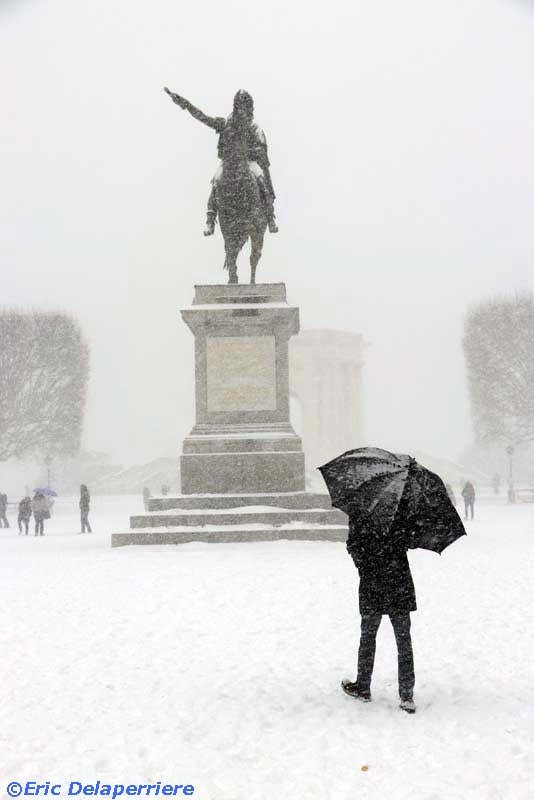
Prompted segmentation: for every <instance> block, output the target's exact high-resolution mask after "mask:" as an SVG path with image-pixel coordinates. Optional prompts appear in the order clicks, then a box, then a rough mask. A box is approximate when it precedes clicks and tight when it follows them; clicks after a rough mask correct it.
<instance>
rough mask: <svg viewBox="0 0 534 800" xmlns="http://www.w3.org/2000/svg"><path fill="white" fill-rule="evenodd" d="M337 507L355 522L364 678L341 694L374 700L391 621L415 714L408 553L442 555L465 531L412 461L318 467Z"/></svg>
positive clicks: (361, 456)
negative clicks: (382, 637) (377, 662)
mask: <svg viewBox="0 0 534 800" xmlns="http://www.w3.org/2000/svg"><path fill="white" fill-rule="evenodd" d="M319 469H320V471H321V473H322V475H323V478H324V480H325V482H326V485H327V487H328V491H329V492H330V496H331V498H332V505H334V506H336V507H337V508H340V509H341V510H342V511H344V512H345V513H346V514H348V516H349V536H348V539H347V550H348V552H349V554H350V556H351V557H352V559H353V561H354V564H355V566H356V568H357V570H358V573H359V576H360V587H359V606H360V615H361V636H360V645H359V650H358V674H357V677H356V680H355V681H349V680H344V681H342V684H341V686H342V688H343V691H344V692H345V693H346V694H348V695H350V696H351V697H355V698H357V699H358V700H362V701H364V702H369V701H370V700H371V679H372V674H373V667H374V659H375V650H376V634H377V632H378V628H379V626H380V623H381V621H382V616H383V615H384V614H386V615H388V616H389V618H390V620H391V624H392V626H393V631H394V634H395V639H396V642H397V651H398V680H399V696H400V708H401V709H402V710H403V711H406V712H407V713H410V714H413V713H415V710H416V706H415V702H414V699H413V689H414V685H415V673H414V660H413V650H412V641H411V634H410V627H411V620H410V613H411V612H412V611H415V610H416V609H417V604H416V597H415V587H414V584H413V579H412V575H411V572H410V565H409V563H408V557H407V550H408V549H410V548H417V547H423V548H425V549H427V550H433V551H435V552H438V553H441V552H442V551H443V550H444V549H445V548H446V547H447V546H448V545H449V544H451V543H452V542H454V541H455V540H456V539H457V538H458V537H459V536H463V535H465V530H464V527H463V525H462V522H461V520H460V517H459V516H458V514H457V512H456V509H455V508H454V506H453V505H452V503H451V502H450V499H449V497H448V495H447V490H446V488H445V486H444V484H443V482H442V480H441V479H440V478H439V477H438V476H437V475H435V474H434V473H432V472H430V471H429V470H427V469H425V468H424V467H421V466H420V465H419V464H418V463H417V462H416V461H415V459H413V458H411V457H410V456H407V455H396V454H394V453H389V452H388V451H386V450H381V449H379V448H370V447H362V448H359V449H357V450H349V451H348V452H347V453H344V454H343V455H342V456H339V457H338V458H335V459H334V460H333V461H330V462H328V464H325V465H324V466H322V467H320V468H319Z"/></svg>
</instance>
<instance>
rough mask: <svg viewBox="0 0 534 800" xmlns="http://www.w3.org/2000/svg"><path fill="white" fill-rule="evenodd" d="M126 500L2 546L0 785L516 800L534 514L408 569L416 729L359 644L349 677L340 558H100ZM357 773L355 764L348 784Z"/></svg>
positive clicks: (417, 557) (302, 545)
mask: <svg viewBox="0 0 534 800" xmlns="http://www.w3.org/2000/svg"><path fill="white" fill-rule="evenodd" d="M140 511H142V508H141V504H140V500H139V498H130V499H128V498H94V500H93V508H92V514H91V519H92V523H93V526H94V529H95V533H94V534H92V535H85V536H79V535H75V533H76V531H77V530H79V523H78V516H77V509H76V507H75V505H74V503H70V504H69V503H66V502H64V501H63V502H62V501H61V500H58V503H57V513H56V514H55V516H54V518H53V519H52V520H50V521H49V522H48V528H47V531H46V536H45V537H44V538H34V537H33V536H28V537H25V536H18V535H17V534H16V531H15V530H14V529H11V530H5V531H3V530H2V531H0V598H1V601H0V654H1V655H0V658H1V661H0V664H1V672H2V676H3V677H2V681H1V688H0V691H1V696H2V705H1V715H0V781H1V783H0V788H1V790H2V796H3V792H4V790H5V785H7V782H8V781H9V780H19V781H22V782H23V781H24V780H26V779H32V780H39V781H44V780H46V779H50V780H55V781H58V782H61V781H64V782H68V781H70V780H81V781H83V780H86V781H93V782H94V781H95V780H97V779H100V780H102V781H107V782H115V781H117V782H119V783H134V782H138V783H147V782H155V781H156V780H164V781H168V782H171V783H184V784H186V783H190V784H193V785H194V786H195V794H194V797H198V798H202V800H268V799H269V798H295V800H319V799H322V798H326V799H327V800H366V799H369V800H370V799H371V798H372V799H373V800H374V799H375V798H376V800H403V799H404V798H411V799H413V800H469V799H470V798H473V799H475V798H476V800H486V799H487V800H530V798H532V797H534V760H533V757H532V743H533V741H534V688H533V683H534V680H533V678H534V668H533V665H532V659H533V656H534V644H533V634H534V626H533V622H532V611H533V608H534V589H533V585H534V506H532V505H530V506H528V505H523V506H517V507H513V508H510V507H507V506H505V505H504V504H501V505H497V504H491V503H489V502H486V503H480V504H479V505H478V507H477V509H476V511H477V519H475V521H474V522H473V523H468V533H469V536H468V537H467V538H464V539H462V540H461V541H459V542H457V543H456V544H454V545H453V546H452V547H450V548H449V549H448V550H447V551H446V552H445V553H444V554H443V556H441V557H438V556H436V555H433V554H431V553H425V552H420V551H417V552H414V553H411V554H410V561H411V564H412V569H413V573H414V580H415V584H416V589H417V597H418V604H419V611H417V612H416V613H414V614H413V615H412V631H413V641H414V649H415V658H416V679H417V683H416V701H417V703H418V712H417V714H416V715H415V716H413V717H411V716H408V715H406V714H404V713H403V712H402V711H399V710H398V708H397V702H398V701H397V688H396V652H395V645H394V639H393V635H392V630H391V626H390V624H389V621H388V620H387V618H385V619H384V621H383V623H382V628H381V630H380V632H379V637H378V647H377V659H376V668H375V678H374V683H373V698H374V699H373V702H372V703H370V704H367V705H363V704H360V703H358V701H355V700H352V699H351V698H349V697H346V696H345V695H344V694H343V693H342V692H341V690H340V687H339V683H340V680H341V678H343V677H345V676H349V677H353V676H354V675H355V663H356V647H357V634H358V621H359V618H358V610H357V576H356V572H355V570H354V567H353V566H352V563H351V561H350V560H349V558H348V556H347V555H346V553H345V550H344V545H343V544H338V543H327V542H324V543H323V542H317V543H308V542H286V541H281V542H272V543H257V544H255V543H251V544H223V545H208V544H201V543H199V544H187V545H183V546H179V547H161V548H155V547H145V548H143V547H130V548H118V549H113V550H112V549H111V548H110V546H109V542H110V533H111V531H113V530H123V529H125V528H126V527H127V517H128V515H129V514H130V513H132V514H133V513H139V512H140ZM362 767H368V769H367V770H362Z"/></svg>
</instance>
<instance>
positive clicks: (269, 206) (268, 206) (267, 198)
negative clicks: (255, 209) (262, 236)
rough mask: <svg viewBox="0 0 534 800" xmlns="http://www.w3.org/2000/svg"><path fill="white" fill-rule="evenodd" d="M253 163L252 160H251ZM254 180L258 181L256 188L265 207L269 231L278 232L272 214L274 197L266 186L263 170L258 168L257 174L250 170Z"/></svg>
mask: <svg viewBox="0 0 534 800" xmlns="http://www.w3.org/2000/svg"><path fill="white" fill-rule="evenodd" d="M251 163H254V162H251ZM252 172H253V175H254V177H255V178H256V181H257V182H258V188H259V191H260V198H261V201H262V203H263V207H264V209H265V215H266V217H267V225H268V227H269V233H278V225H277V224H276V217H275V214H274V198H273V196H272V194H271V193H270V191H269V187H268V186H267V182H266V180H265V178H264V176H263V172H262V171H261V168H259V174H258V173H257V172H256V171H254V170H252Z"/></svg>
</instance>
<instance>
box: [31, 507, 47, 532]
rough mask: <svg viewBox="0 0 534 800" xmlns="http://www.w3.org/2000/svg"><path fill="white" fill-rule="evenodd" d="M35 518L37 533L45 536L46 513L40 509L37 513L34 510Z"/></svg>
mask: <svg viewBox="0 0 534 800" xmlns="http://www.w3.org/2000/svg"><path fill="white" fill-rule="evenodd" d="M33 518H34V520H35V535H36V536H44V515H43V514H42V513H40V512H39V511H38V512H37V513H35V511H34V512H33Z"/></svg>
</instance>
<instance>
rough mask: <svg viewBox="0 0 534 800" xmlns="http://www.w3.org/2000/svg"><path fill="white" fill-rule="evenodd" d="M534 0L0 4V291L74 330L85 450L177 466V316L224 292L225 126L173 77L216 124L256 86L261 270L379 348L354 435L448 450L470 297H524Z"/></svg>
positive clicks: (460, 436)
mask: <svg viewBox="0 0 534 800" xmlns="http://www.w3.org/2000/svg"><path fill="white" fill-rule="evenodd" d="M532 10H533V3H531V2H528V0H525V1H524V2H519V0H432V2H429V1H428V0H406V2H403V3H399V2H398V0H366V2H363V0H331V2H329V3H315V2H305V0H298V1H297V2H292V3H288V2H287V0H274V2H272V0H271V1H270V2H259V0H231V2H223V0H217V2H214V1H213V0H209V1H207V2H206V1H205V2H189V3H185V2H176V1H175V0H174V1H173V0H152V2H151V3H145V2H140V0H91V2H90V3H88V2H87V3H78V2H72V0H8V2H6V1H5V0H0V72H1V74H2V76H3V93H2V95H3V102H2V126H1V130H0V172H1V175H2V194H3V203H2V219H1V237H0V257H1V264H2V272H3V278H2V291H1V295H2V296H1V301H0V302H1V303H2V304H7V305H11V304H14V305H20V306H27V305H33V306H46V307H54V308H57V307H60V308H64V309H69V310H72V311H74V312H75V313H76V314H78V315H79V316H80V318H81V320H82V323H83V327H84V330H85V332H86V335H87V337H88V338H89V340H90V343H91V352H92V378H91V390H90V407H89V413H88V422H87V430H86V434H85V446H86V447H87V448H89V449H101V450H106V451H109V452H110V453H112V455H113V456H114V457H115V458H118V459H120V460H122V461H124V462H126V463H128V462H133V461H140V460H144V459H148V458H151V457H155V456H158V455H163V454H168V455H174V454H177V453H178V451H179V448H180V444H181V439H182V438H183V436H184V435H185V434H186V433H187V432H188V430H189V429H190V427H191V425H192V424H193V388H192V380H193V377H192V374H193V373H192V370H193V347H192V345H193V339H192V336H191V334H190V332H189V331H188V330H187V328H186V327H185V325H184V324H183V323H182V322H181V320H180V318H179V315H178V309H179V308H180V307H183V306H186V305H188V304H189V303H190V302H191V300H192V296H193V284H194V283H215V282H223V281H225V274H224V275H223V272H222V263H223V250H222V240H221V239H220V237H219V235H217V236H216V237H214V238H213V239H211V240H205V239H204V238H203V237H202V227H203V219H204V208H205V201H206V198H207V195H208V191H209V180H210V177H211V174H212V172H213V171H214V169H215V167H216V163H217V162H216V136H215V134H214V133H213V132H212V131H210V130H208V129H206V128H204V127H202V126H201V125H199V124H198V123H196V122H195V121H194V120H193V119H192V118H191V117H189V116H188V115H186V114H185V113H184V112H182V111H180V109H178V108H177V107H176V106H174V105H173V104H172V103H171V102H170V101H169V99H168V98H167V97H166V96H165V95H164V94H163V92H162V91H161V87H162V86H163V85H164V84H167V85H169V86H170V87H171V88H173V89H174V90H175V91H178V92H180V93H182V94H184V95H185V96H186V97H188V98H189V99H191V100H192V101H193V102H194V103H196V104H197V105H199V106H200V107H201V108H203V109H204V110H205V111H206V112H208V113H211V114H214V115H215V114H216V115H224V114H227V113H229V111H230V109H231V101H232V97H233V94H234V92H235V91H236V90H237V89H238V88H246V89H248V90H249V91H250V92H251V93H252V94H253V96H254V98H255V104H256V118H257V120H258V122H259V123H260V124H261V125H262V126H263V127H264V128H265V130H266V133H267V136H268V141H269V146H270V155H271V162H272V174H273V180H274V183H275V188H276V190H277V193H278V201H277V211H278V219H279V225H280V233H279V234H278V236H268V237H267V239H266V246H265V250H264V257H263V259H262V261H261V262H260V266H259V276H258V278H259V280H264V281H268V282H270V281H285V282H286V284H287V291H288V298H289V300H290V302H292V303H294V304H299V305H300V308H301V325H302V327H307V328H310V327H325V328H340V329H346V330H352V331H355V332H361V333H363V334H364V336H365V337H366V339H367V340H368V341H369V342H370V343H371V346H370V347H369V348H368V350H367V365H366V369H365V385H366V421H367V433H368V440H369V443H372V444H375V445H379V446H384V447H387V448H389V449H398V450H405V451H412V450H415V449H423V450H426V451H429V452H432V453H434V454H436V455H443V456H451V457H455V456H456V455H457V453H458V452H459V450H461V449H462V448H463V447H464V445H465V444H466V443H468V442H469V439H470V422H469V415H468V407H467V397H466V389H465V381H464V365H463V358H462V352H461V341H460V339H461V326H462V316H463V314H464V311H465V308H466V306H467V304H469V303H472V302H474V301H477V300H478V299H481V298H484V297H486V296H488V295H491V294H493V293H495V292H500V291H506V290H513V289H524V288H528V287H530V288H533V286H534V258H533V255H534V245H533V237H532V234H533V211H534V158H533V155H532V151H533V142H534V114H533V111H532V109H533V108H534V80H533V75H534V15H533V14H532V13H531V12H532ZM243 268H244V270H245V272H244V273H243V271H242V274H243V277H244V276H245V275H246V274H247V272H248V270H247V268H246V265H244V267H243ZM350 446H351V443H347V447H350Z"/></svg>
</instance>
